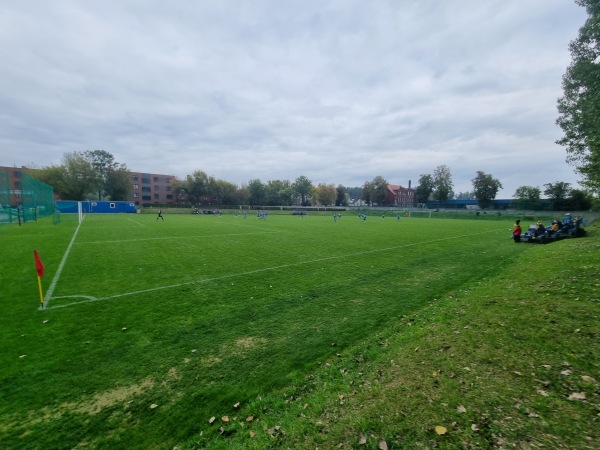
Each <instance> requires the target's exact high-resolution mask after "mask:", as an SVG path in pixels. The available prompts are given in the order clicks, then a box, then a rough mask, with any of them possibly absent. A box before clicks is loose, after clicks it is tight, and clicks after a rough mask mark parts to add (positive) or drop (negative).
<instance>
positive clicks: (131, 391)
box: [61, 377, 154, 414]
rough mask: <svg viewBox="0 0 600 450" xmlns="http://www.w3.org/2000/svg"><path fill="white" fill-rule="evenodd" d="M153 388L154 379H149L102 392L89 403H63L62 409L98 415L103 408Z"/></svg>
mask: <svg viewBox="0 0 600 450" xmlns="http://www.w3.org/2000/svg"><path fill="white" fill-rule="evenodd" d="M153 386H154V379H153V378H151V377H148V378H146V379H144V380H142V382H141V383H138V384H133V385H131V386H122V387H118V388H115V389H111V390H108V391H105V392H102V393H100V394H96V395H95V396H94V397H93V398H92V399H91V400H90V401H89V402H79V403H63V404H62V405H61V408H64V409H68V410H71V411H74V412H79V413H87V414H98V413H99V412H100V411H101V410H102V409H103V408H106V407H109V406H113V405H116V404H117V403H119V402H123V401H125V400H127V399H129V398H131V397H135V396H137V395H140V394H141V393H142V392H144V391H145V390H146V389H149V388H151V387H153Z"/></svg>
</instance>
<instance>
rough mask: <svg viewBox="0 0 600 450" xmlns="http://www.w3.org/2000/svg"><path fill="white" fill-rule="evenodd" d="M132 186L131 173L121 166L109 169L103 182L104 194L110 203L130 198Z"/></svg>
mask: <svg viewBox="0 0 600 450" xmlns="http://www.w3.org/2000/svg"><path fill="white" fill-rule="evenodd" d="M132 191H133V186H132V184H131V172H130V171H129V170H128V169H127V168H126V167H125V166H124V165H123V166H122V167H118V168H113V169H110V170H109V171H108V172H107V174H106V179H105V180H104V193H105V194H106V195H107V196H108V199H109V200H111V201H127V200H129V197H131V192H132Z"/></svg>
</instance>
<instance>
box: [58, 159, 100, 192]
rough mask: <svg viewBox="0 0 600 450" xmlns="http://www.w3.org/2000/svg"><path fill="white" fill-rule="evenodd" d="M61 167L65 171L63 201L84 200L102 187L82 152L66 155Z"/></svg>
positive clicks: (95, 172)
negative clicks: (63, 167)
mask: <svg viewBox="0 0 600 450" xmlns="http://www.w3.org/2000/svg"><path fill="white" fill-rule="evenodd" d="M63 166H65V171H66V177H65V180H64V195H65V200H77V201H81V200H85V199H86V197H88V196H89V195H90V194H91V193H92V192H97V190H98V189H99V188H100V186H102V179H101V178H100V177H99V175H98V172H97V171H96V170H95V169H94V167H93V166H92V163H91V162H90V161H89V160H88V158H87V157H86V156H85V155H84V154H83V153H82V152H72V153H66V154H65V155H64V156H63Z"/></svg>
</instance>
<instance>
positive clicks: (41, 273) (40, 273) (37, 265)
mask: <svg viewBox="0 0 600 450" xmlns="http://www.w3.org/2000/svg"><path fill="white" fill-rule="evenodd" d="M33 256H34V258H35V270H37V273H38V277H43V276H44V270H45V267H44V263H43V262H42V260H41V259H40V255H38V252H37V250H34V251H33Z"/></svg>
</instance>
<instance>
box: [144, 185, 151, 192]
mask: <svg viewBox="0 0 600 450" xmlns="http://www.w3.org/2000/svg"><path fill="white" fill-rule="evenodd" d="M142 192H150V187H149V186H142Z"/></svg>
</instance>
